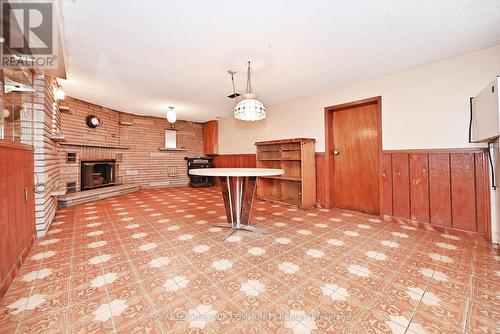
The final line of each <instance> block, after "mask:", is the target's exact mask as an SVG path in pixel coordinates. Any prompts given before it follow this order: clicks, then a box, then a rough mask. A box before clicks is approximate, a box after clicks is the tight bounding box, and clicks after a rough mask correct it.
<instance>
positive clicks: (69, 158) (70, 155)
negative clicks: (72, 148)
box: [66, 152, 76, 164]
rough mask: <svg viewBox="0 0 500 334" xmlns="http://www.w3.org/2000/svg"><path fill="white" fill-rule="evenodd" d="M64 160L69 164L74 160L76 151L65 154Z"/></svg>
mask: <svg viewBox="0 0 500 334" xmlns="http://www.w3.org/2000/svg"><path fill="white" fill-rule="evenodd" d="M66 162H67V163H69V164H71V163H75V162H76V153H70V152H68V153H67V155H66Z"/></svg>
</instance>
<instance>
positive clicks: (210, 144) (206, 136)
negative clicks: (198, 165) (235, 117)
mask: <svg viewBox="0 0 500 334" xmlns="http://www.w3.org/2000/svg"><path fill="white" fill-rule="evenodd" d="M218 137H219V124H218V122H217V121H209V122H206V123H203V153H204V154H206V155H211V154H217V153H218V151H219V148H218V146H219V145H218V144H219V138H218Z"/></svg>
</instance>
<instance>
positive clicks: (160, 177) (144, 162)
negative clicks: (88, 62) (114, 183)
mask: <svg viewBox="0 0 500 334" xmlns="http://www.w3.org/2000/svg"><path fill="white" fill-rule="evenodd" d="M64 104H65V105H67V106H68V107H69V112H63V113H61V129H62V133H63V135H64V138H65V140H66V142H65V143H62V144H61V154H60V156H59V159H60V177H61V184H66V183H67V182H76V183H77V189H80V161H81V160H82V159H86V160H91V159H116V160H117V176H118V182H119V183H122V184H124V183H138V184H140V185H142V186H143V187H168V186H185V185H187V184H188V182H189V178H188V176H187V167H186V162H185V161H184V157H186V156H200V155H202V152H203V131H202V125H201V124H199V123H193V122H186V121H177V122H176V123H175V125H174V128H175V129H176V130H178V133H177V146H178V147H184V148H186V150H185V151H161V150H159V148H162V147H164V146H165V143H164V140H165V132H164V131H165V129H170V128H171V125H170V124H169V123H168V122H167V121H166V119H164V118H157V117H150V116H137V115H132V114H127V113H123V112H119V111H116V110H112V109H109V108H105V107H101V106H98V105H95V104H92V103H88V102H85V101H82V100H78V99H75V98H71V97H66V99H65V100H64ZM88 115H95V116H97V117H98V118H99V119H100V120H101V124H100V125H99V126H98V127H97V128H95V129H91V128H89V127H88V126H87V125H86V123H85V120H86V117H87V116H88ZM85 145H94V146H101V147H90V146H85ZM67 152H74V153H76V155H77V162H76V163H73V164H68V163H67V162H66V153H67Z"/></svg>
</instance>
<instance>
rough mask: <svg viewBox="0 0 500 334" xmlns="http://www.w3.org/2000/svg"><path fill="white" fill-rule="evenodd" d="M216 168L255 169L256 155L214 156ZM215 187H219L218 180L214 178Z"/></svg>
mask: <svg viewBox="0 0 500 334" xmlns="http://www.w3.org/2000/svg"><path fill="white" fill-rule="evenodd" d="M213 162H214V166H215V167H216V168H255V167H256V166H257V155H256V154H223V155H215V156H214V159H213ZM215 185H216V186H220V182H219V178H218V177H216V178H215Z"/></svg>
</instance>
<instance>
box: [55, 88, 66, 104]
mask: <svg viewBox="0 0 500 334" xmlns="http://www.w3.org/2000/svg"><path fill="white" fill-rule="evenodd" d="M65 96H66V93H64V91H63V90H62V88H60V87H57V88H54V99H55V100H56V101H59V100H64V97H65Z"/></svg>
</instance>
